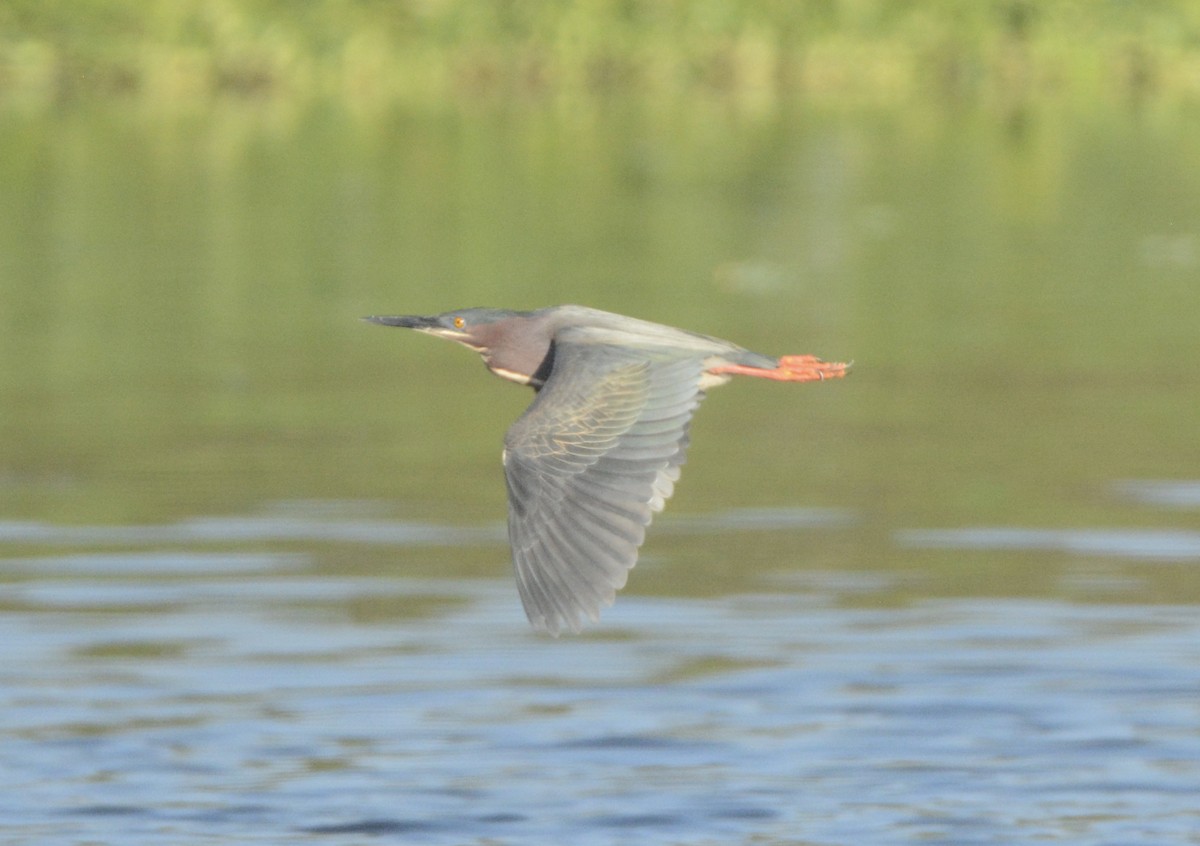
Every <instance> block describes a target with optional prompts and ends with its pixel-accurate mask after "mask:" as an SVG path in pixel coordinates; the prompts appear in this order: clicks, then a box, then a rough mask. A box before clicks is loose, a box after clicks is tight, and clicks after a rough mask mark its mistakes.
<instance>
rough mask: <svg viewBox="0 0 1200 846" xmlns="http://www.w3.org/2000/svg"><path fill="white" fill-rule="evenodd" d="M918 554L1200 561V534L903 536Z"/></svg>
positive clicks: (996, 531) (961, 532)
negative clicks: (1033, 553)
mask: <svg viewBox="0 0 1200 846" xmlns="http://www.w3.org/2000/svg"><path fill="white" fill-rule="evenodd" d="M898 540H899V542H900V543H901V544H902V545H904V546H911V547H916V548H918V549H1014V550H1042V551H1046V552H1069V553H1072V554H1075V555H1103V556H1116V557H1119V558H1151V559H1154V558H1158V559H1166V560H1200V532H1187V531H1180V530H1167V529H1163V530H1153V529H1142V530H1137V529H1123V530H1122V529H1002V528H977V529H912V530H908V531H903V532H900V533H899V534H898Z"/></svg>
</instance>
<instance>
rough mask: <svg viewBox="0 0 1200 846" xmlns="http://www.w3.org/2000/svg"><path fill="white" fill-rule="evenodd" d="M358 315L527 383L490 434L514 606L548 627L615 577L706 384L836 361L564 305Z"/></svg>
mask: <svg viewBox="0 0 1200 846" xmlns="http://www.w3.org/2000/svg"><path fill="white" fill-rule="evenodd" d="M363 319H364V320H367V321H369V322H371V323H379V324H382V325H384V326H399V327H402V328H405V329H414V330H416V331H418V332H424V333H426V334H428V335H436V336H438V337H440V338H446V339H448V340H451V341H457V342H458V343H460V344H462V345H463V346H465V347H468V348H469V349H472V350H474V351H475V352H477V353H479V354H480V355H481V356H482V357H483V361H484V363H485V364H486V365H487V367H488V369H489V370H491V371H492V372H493V373H495V374H496V375H497V376H500V377H502V378H504V379H508V380H510V381H512V382H516V383H518V384H521V385H528V386H530V387H532V388H533V389H534V391H536V392H537V395H536V397H535V398H534V400H533V402H532V403H531V404H530V406H529V408H527V409H526V410H525V413H524V414H522V415H521V417H520V418H518V419H517V421H516V422H515V423H514V424H513V425H512V427H511V428H510V429H509V430H508V433H507V434H506V435H505V438H504V453H503V460H504V475H505V481H506V482H507V486H508V539H509V544H510V545H511V547H512V560H513V567H514V569H515V571H516V578H517V587H518V589H519V591H520V594H521V602H522V604H523V605H524V607H525V614H526V616H528V617H529V622H530V623H531V624H532V625H533V627H534V628H535V629H538V630H539V631H544V632H548V633H549V634H552V635H556V636H557V635H558V634H559V633H560V632H562V631H564V630H569V631H572V632H579V631H580V629H581V628H582V625H583V619H584V618H588V619H590V620H592V621H593V622H594V621H596V620H598V619H599V615H600V609H601V608H603V607H606V606H608V605H611V604H612V602H613V600H614V598H615V597H616V592H617V591H618V590H620V589H621V588H622V587H624V586H625V581H626V579H627V578H628V575H629V570H630V569H632V568H633V566H634V564H636V563H637V556H638V548H639V547H640V546H641V545H642V541H643V540H645V537H646V527H647V526H648V525H650V520H651V518H652V517H653V515H654V514H655V513H656V512H658V511H661V510H662V509H663V505H664V504H665V503H666V501H667V499H668V498H669V497H670V496H671V494H672V492H673V491H674V488H675V483H676V482H677V481H678V480H679V468H680V465H682V464H683V462H684V458H685V453H686V451H687V446H688V426H689V423H690V422H691V419H692V414H694V413H695V411H696V407H697V406H699V404H700V401H701V400H702V399H704V395H705V392H706V391H708V390H709V389H710V388H713V387H716V386H717V385H721V384H724V383H725V382H728V381H729V379H730V377H732V376H735V375H737V376H757V377H760V378H763V379H774V380H777V381H781V382H813V381H819V380H824V379H836V378H840V377H842V376H844V375H845V374H846V371H847V369H848V367H849V365H847V364H840V363H835V362H827V361H822V360H821V359H819V358H816V357H814V356H811V355H786V356H782V357H781V358H773V357H771V356H767V355H763V354H761V353H756V352H751V351H750V350H747V349H744V348H743V347H740V346H738V345H737V344H734V343H731V342H729V341H723V340H721V339H720V338H712V337H709V336H707V335H700V334H697V333H694V332H687V331H685V330H683V329H676V328H674V327H672V326H665V325H662V324H659V323H651V322H649V321H645V320H637V319H635V318H632V317H625V316H623V315H619V314H613V313H611V312H606V311H600V310H598V309H593V308H585V307H583V306H576V305H563V306H553V307H550V308H543V309H538V310H537V311H509V310H505V309H493V308H466V309H460V310H458V311H448V312H445V313H444V314H438V315H433V316H429V317H423V316H416V315H396V316H376V317H365V318H363Z"/></svg>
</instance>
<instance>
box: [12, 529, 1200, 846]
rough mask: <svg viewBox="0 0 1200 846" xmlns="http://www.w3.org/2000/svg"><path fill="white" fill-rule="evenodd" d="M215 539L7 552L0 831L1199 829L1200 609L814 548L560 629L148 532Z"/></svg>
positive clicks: (919, 836)
mask: <svg viewBox="0 0 1200 846" xmlns="http://www.w3.org/2000/svg"><path fill="white" fill-rule="evenodd" d="M820 513H821V512H817V514H818V515H819V514H820ZM825 517H826V518H828V520H831V521H833V522H835V523H836V522H838V521H852V519H853V518H852V515H845V514H839V513H836V512H833V513H829V514H826V515H825ZM723 519H724V520H725V521H726V522H729V523H731V524H736V525H744V524H745V523H746V522H747V521H749V522H750V523H754V522H755V520H759V521H760V522H764V523H766V524H767V525H775V524H777V523H779V522H782V523H785V524H795V523H805V522H806V521H810V520H812V521H816V522H818V523H819V522H821V521H820V520H818V519H817V516H814V515H809V516H808V517H806V518H805V519H801V517H800V515H799V513H794V514H791V515H790V516H788V515H787V514H774V515H761V514H760V515H758V517H756V518H753V519H751V518H748V517H747V516H746V515H740V516H739V515H737V514H730V515H728V516H727V517H725V518H723ZM253 522H254V521H253V520H250V519H245V520H240V521H231V522H230V525H235V524H236V525H241V526H243V527H247V526H250V524H251V523H253ZM717 522H718V523H720V522H721V521H720V520H718V521H717ZM194 525H198V524H194ZM194 525H193V526H192V529H188V531H192V530H193V529H194ZM336 525H337V526H341V528H340V529H338V530H337V531H339V532H342V533H343V534H344V533H345V532H347V531H348V530H347V529H346V528H345V523H337V524H336ZM665 525H667V526H669V524H665ZM142 528H143V529H145V528H146V527H142ZM149 528H151V529H154V527H149ZM260 528H261V527H260ZM327 528H328V526H324V527H322V526H321V525H313V526H310V527H309V528H308V529H307V530H306V532H305V533H301V534H305V536H312V535H314V534H320V533H321V532H322V531H324V530H325V529H327ZM675 528H676V529H677V530H678V531H681V532H684V533H685V534H686V532H687V531H688V530H694V529H695V526H693V527H691V529H689V526H688V522H687V521H686V520H681V521H680V522H679V524H678V525H677V526H676V527H675ZM5 531H6V532H8V533H10V535H11V533H12V532H13V531H14V530H13V528H12V527H11V526H10V527H9V528H7V529H5ZM25 531H26V535H25V536H24V537H26V539H27V540H26V542H28V531H29V529H28V527H27V528H26V530H25ZM41 531H42V533H43V534H42V537H43V540H47V541H50V540H52V536H53V535H54V533H55V531H56V530H55V529H54V527H52V526H43V527H42V530H41ZM71 531H72V532H74V533H79V532H83V531H84V529H80V528H78V527H76V528H75V529H72V530H71ZM264 531H265V530H263V531H247V532H246V537H250V538H252V539H258V540H261V536H262V534H263V532H264ZM272 531H274V532H275V535H273V536H277V534H278V533H279V532H280V531H282V530H281V529H279V527H276V528H275V529H274V530H272ZM379 531H382V527H380V526H375V528H374V529H373V530H372V532H368V533H366V535H365V537H366V538H367V539H368V541H369V538H370V537H372V536H374V533H378V532H379ZM389 531H391V532H392V533H393V536H394V538H395V537H399V536H400V535H402V534H403V533H402V532H401V531H400V529H399V527H397V526H393V527H392V529H390V530H389ZM446 531H450V530H446ZM490 531H491V530H490V529H480V530H476V531H469V532H466V533H465V534H464V535H463V536H462V542H464V543H479V542H482V541H481V540H480V536H481V535H487V534H488V533H489V532H490ZM186 533H187V532H184V531H183V530H182V529H180V527H174V528H172V527H159V528H157V529H154V530H153V531H152V532H150V534H149V535H143V536H142V537H143V540H146V543H145V546H146V547H147V548H143V549H137V550H133V551H116V552H114V551H112V550H108V549H104V548H99V549H97V550H95V551H91V552H79V551H75V552H70V553H66V554H61V553H57V552H55V551H54V549H53V544H52V543H49V545H48V546H47V547H45V548H42V549H39V550H37V551H36V554H31V555H25V556H15V555H14V556H12V557H11V558H9V559H8V560H7V562H6V566H7V568H8V570H9V572H10V574H11V575H14V576H15V578H13V580H12V581H10V582H9V583H8V584H7V585H6V586H5V592H4V604H5V608H6V611H5V613H3V614H0V641H2V642H3V643H4V644H5V647H4V656H5V657H4V660H3V662H2V663H0V691H2V692H0V704H2V708H0V715H2V717H0V720H2V724H0V744H2V745H0V749H2V750H3V751H2V753H0V820H3V825H2V827H0V840H2V841H3V842H11V843H81V844H82V843H105V844H141V843H146V844H151V843H153V844H162V843H173V844H191V843H205V842H251V843H280V844H285V843H296V842H322V843H346V844H350V843H364V842H390V843H421V844H424V843H428V844H464V843H469V844H528V843H553V844H563V843H571V844H618V843H669V844H683V843H686V844H719V843H770V844H774V843H779V844H784V843H786V844H800V843H803V844H866V843H872V844H874V843H878V844H888V843H914V842H920V843H945V844H982V843H987V844H1011V843H1019V842H1031V843H1032V842H1045V841H1049V842H1065V843H1097V844H1100V843H1105V844H1133V843H1139V844H1143V843H1144V844H1168V843H1198V842H1200V801H1198V800H1197V797H1198V796H1200V619H1197V615H1196V613H1195V608H1194V607H1189V606H1175V605H1171V604H1157V605H1146V604H1105V605H1083V604H1076V603H1072V602H1067V601H1049V600H1032V599H1031V600H1022V599H1014V598H998V599H994V600H989V599H980V598H973V599H954V598H944V599H917V600H913V601H908V602H906V601H902V600H895V601H893V602H892V603H891V605H890V607H869V606H868V605H864V603H863V602H861V601H857V600H856V597H858V598H859V599H861V598H862V596H865V595H867V594H871V593H880V592H881V591H882V592H884V593H886V594H887V595H888V596H892V597H896V596H899V595H900V594H902V591H901V590H899V587H898V586H896V585H890V586H889V585H888V584H887V582H888V581H889V580H894V579H895V578H896V576H894V575H886V574H878V575H871V574H860V575H858V576H854V575H853V574H847V573H836V572H829V573H822V572H810V573H807V574H806V576H805V578H804V579H799V580H795V579H794V580H791V581H790V582H789V581H788V580H786V579H782V580H780V581H779V583H777V584H770V585H764V586H763V589H762V590H761V592H754V593H737V594H733V595H728V596H723V597H720V598H714V599H684V598H653V597H648V596H645V595H639V593H638V591H637V590H636V589H634V590H630V591H626V593H625V594H624V595H623V596H622V597H621V599H620V601H619V602H618V603H617V605H616V606H615V607H614V608H612V609H610V610H609V611H608V612H607V613H606V614H605V616H604V618H603V621H602V623H601V624H600V625H598V626H595V627H593V628H592V629H591V630H589V633H588V634H586V635H584V636H582V637H576V638H563V639H559V640H553V639H549V638H546V637H542V636H538V635H535V634H534V633H532V632H531V631H530V630H528V629H527V627H526V626H525V624H524V621H523V620H522V619H521V615H520V610H519V603H518V602H517V600H516V597H515V589H514V587H513V585H512V584H511V583H510V582H509V581H508V580H507V579H500V578H497V579H462V578H456V579H412V578H404V577H402V576H399V575H398V576H396V577H394V578H381V577H378V576H369V577H366V576H364V577H355V576H345V577H331V576H329V575H326V574H321V573H315V572H313V571H312V570H311V568H310V566H309V563H310V562H309V560H308V556H307V555H306V554H305V553H304V551H303V550H292V551H256V550H255V549H254V548H253V542H249V541H246V540H244V539H243V540H241V541H238V540H237V539H236V535H237V532H233V533H232V535H231V537H227V538H226V541H227V543H228V544H229V545H230V546H231V547H235V548H234V549H227V550H213V549H205V548H202V547H200V546H196V545H195V544H194V543H193V544H192V546H191V548H186V544H184V548H174V549H172V550H170V551H163V550H156V549H154V548H153V547H154V546H155V545H156V544H158V545H165V544H167V543H168V540H167V537H168V536H171V537H172V538H173V540H172V541H171V542H172V543H176V544H183V543H184V542H183V541H182V540H181V535H182V534H186ZM127 534H128V535H129V537H127V538H126V539H125V540H126V542H131V541H132V540H134V539H135V538H134V537H133V536H134V535H137V530H135V529H129V530H127ZM384 534H387V532H384ZM667 534H668V535H669V534H670V529H669V528H668V529H667ZM155 535H157V538H156V540H154V541H149V540H147V539H148V538H149V537H152V536H155ZM922 537H924V536H923V535H921V534H920V533H918V532H917V531H915V530H913V531H912V532H908V533H901V535H900V536H899V537H898V538H897V542H898V544H903V543H915V542H917V541H919V540H921V538H922ZM964 538H965V536H957V535H955V536H952V537H951V538H950V539H951V540H954V542H955V543H958V542H964ZM410 540H412V542H413V543H415V544H416V545H417V546H416V547H412V546H409V547H405V546H403V545H401V546H397V548H396V554H397V555H398V556H400V557H404V556H406V555H411V554H414V553H413V552H411V550H412V549H414V548H419V546H420V544H421V543H424V542H427V541H428V540H429V538H427V537H418V538H416V539H415V540H413V539H412V538H410ZM926 540H932V542H934V543H939V544H944V543H946V542H947V541H946V537H945V536H934V537H933V538H928V537H926ZM255 542H256V541H255ZM1056 543H1057V541H1056ZM942 554H945V553H944V552H943V553H942ZM395 608H400V609H404V610H403V611H401V612H396V613H390V612H388V611H387V610H386V609H395ZM372 609H376V611H375V612H373V611H372ZM379 609H383V610H379Z"/></svg>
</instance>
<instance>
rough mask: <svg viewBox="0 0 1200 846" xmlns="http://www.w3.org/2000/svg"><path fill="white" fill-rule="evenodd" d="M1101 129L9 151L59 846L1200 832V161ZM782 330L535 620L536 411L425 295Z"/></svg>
mask: <svg viewBox="0 0 1200 846" xmlns="http://www.w3.org/2000/svg"><path fill="white" fill-rule="evenodd" d="M1195 130H1196V126H1195V121H1194V118H1191V117H1189V116H1188V115H1186V114H1175V113H1169V112H1163V111H1155V110H1153V109H1145V110H1141V111H1139V110H1136V109H1131V108H1128V107H1127V106H1125V105H1118V104H1111V103H1099V104H1091V105H1090V106H1089V107H1085V106H1084V105H1082V104H1081V105H1080V107H1079V108H1071V109H1057V108H1051V107H1049V106H1048V105H1047V104H1042V103H1038V102H1029V103H1016V104H983V105H978V104H977V105H976V106H974V107H968V106H967V105H965V104H959V105H958V106H957V107H955V106H953V105H950V106H947V105H946V104H924V105H923V106H921V107H920V108H902V107H900V106H897V108H895V109H891V110H889V109H878V110H874V111H871V112H851V111H849V110H847V111H846V112H830V111H828V110H820V109H805V108H797V109H795V110H791V109H771V110H767V111H764V112H761V113H757V112H747V111H745V110H743V109H739V108H734V107H733V106H732V104H730V103H724V102H722V101H720V100H719V99H714V100H707V99H699V100H695V101H692V102H687V103H678V104H662V103H656V104H647V103H645V102H640V101H638V100H637V99H636V98H614V99H613V100H612V101H611V102H607V103H595V102H592V103H586V104H576V105H574V106H568V105H565V104H559V105H548V104H545V103H541V104H538V103H510V104H504V105H498V104H495V103H479V104H467V105H463V104H460V106H458V107H455V108H447V109H445V110H444V111H433V112H429V113H403V114H400V113H397V114H392V115H387V116H379V117H375V118H372V119H365V118H361V117H359V118H356V117H354V116H352V115H348V114H345V113H343V112H341V111H339V110H338V109H337V108H336V107H330V108H329V109H328V110H327V111H320V110H317V111H314V112H313V113H305V114H302V115H282V116H281V115H278V114H268V113H260V112H258V111H256V110H254V109H252V108H248V107H246V104H244V103H243V104H240V105H239V104H223V105H221V106H218V107H215V108H214V110H213V113H212V114H206V115H205V116H204V118H203V119H200V118H199V117H196V118H180V119H179V123H171V124H170V125H162V124H161V123H160V122H156V121H150V120H138V119H137V115H135V114H130V113H127V112H123V111H122V109H121V108H120V106H119V105H117V106H114V107H112V108H103V109H101V108H98V109H94V110H92V109H86V108H75V109H64V110H63V111H62V113H61V114H54V115H46V116H40V117H30V116H20V115H10V116H8V118H7V119H6V120H5V121H4V122H2V123H0V162H2V163H3V164H2V165H0V168H2V172H3V175H4V179H5V190H4V191H2V192H0V271H2V272H0V642H3V644H4V647H3V650H2V652H0V656H2V657H0V832H2V833H3V835H2V838H0V839H5V840H7V841H10V842H46V843H81V844H82V843H89V844H96V843H112V844H137V843H155V844H159V843H164V842H169V843H177V844H188V843H200V842H210V841H213V840H230V841H238V842H242V841H247V842H264V843H281V844H282V843H296V842H327V843H362V842H377V841H381V842H404V843H430V844H440V843H445V844H462V843H479V844H484V843H488V844H500V843H504V844H509V843H511V844H528V843H581V844H592V843H595V844H608V843H628V842H645V843H668V844H682V843H688V844H712V843H770V844H801V843H804V844H809V843H812V844H863V843H881V844H886V843H908V842H914V841H921V842H929V843H946V844H971V843H989V844H990V843H994V844H1011V843H1019V842H1041V841H1046V840H1050V841H1058V842H1069V843H1113V844H1116V843H1121V844H1126V843H1153V844H1167V843H1197V842H1200V840H1197V835H1196V832H1197V831H1200V819H1198V811H1197V804H1196V801H1195V796H1196V794H1197V790H1198V789H1200V704H1198V703H1200V695H1198V694H1200V623H1198V622H1197V620H1198V619H1200V617H1198V615H1197V608H1198V606H1200V574H1198V571H1197V567H1198V566H1200V542H1198V539H1197V538H1198V535H1197V533H1198V532H1200V524H1198V519H1197V518H1198V502H1197V497H1196V490H1197V485H1198V484H1200V483H1198V482H1197V480H1198V479H1200V449H1198V444H1200V439H1198V438H1197V436H1196V435H1197V426H1196V423H1197V420H1198V419H1200V413H1198V412H1200V400H1198V397H1200V365H1198V362H1200V333H1197V331H1196V327H1197V325H1200V323H1198V318H1200V285H1197V283H1196V280H1197V278H1198V277H1197V261H1198V256H1200V251H1198V250H1197V249H1196V244H1198V243H1200V240H1198V239H1200V199H1198V198H1200V176H1198V174H1200V161H1197V158H1196V150H1197V147H1196V145H1195V144H1194V143H1193V139H1194V138H1195V137H1196V135H1195ZM556 302H582V303H586V304H589V305H594V306H597V307H601V308H611V309H615V310H620V311H624V312H627V313H632V314H636V315H637V316H640V317H644V318H649V319H657V320H663V321H668V322H672V323H676V324H678V325H682V326H686V327H687V328H691V329H694V330H697V331H703V332H709V333H713V334H717V335H721V336H724V337H729V338H731V339H734V340H737V341H739V342H741V343H743V344H745V345H747V346H749V347H752V348H755V349H760V350H762V351H765V352H773V353H808V352H811V353H817V354H821V355H824V356H826V357H830V358H839V359H854V360H855V362H856V364H855V369H854V372H853V374H852V376H851V378H849V379H847V380H844V381H842V382H838V383H828V384H820V385H804V386H794V385H776V384H755V383H753V380H748V381H749V382H750V383H747V384H741V383H735V384H733V385H730V386H729V387H725V388H722V389H721V390H720V391H716V392H713V395H712V396H711V397H710V398H709V399H707V400H706V401H705V403H704V406H703V408H702V409H701V410H700V413H699V414H698V416H697V418H696V421H695V426H694V432H693V435H694V442H693V443H694V445H693V447H692V449H691V452H690V455H689V463H688V465H687V466H686V467H685V470H684V477H683V480H682V482H681V484H680V485H679V488H678V492H677V494H676V496H675V498H674V499H673V500H672V502H671V504H670V507H669V509H668V511H667V513H666V514H665V515H664V516H663V517H662V519H661V520H659V521H658V522H656V524H655V526H654V527H653V529H652V531H651V533H650V538H649V540H648V542H647V545H646V547H645V548H644V550H643V556H642V560H641V562H640V563H639V565H638V567H637V568H636V569H635V571H634V572H633V574H632V577H631V580H630V584H629V586H628V588H627V589H626V590H625V591H624V592H623V593H622V595H621V597H620V598H619V600H618V603H617V605H616V606H615V607H614V608H612V609H609V610H608V611H607V612H606V613H605V614H604V616H603V617H602V619H601V621H600V622H599V623H598V624H596V625H594V626H592V627H590V628H589V629H588V631H587V632H586V633H585V634H584V635H583V636H581V637H576V638H562V639H558V640H553V639H549V638H545V637H539V636H537V635H535V634H534V633H532V632H531V631H530V630H529V629H528V627H527V625H526V624H525V621H524V620H523V618H522V615H521V611H520V604H519V601H518V599H517V597H516V590H515V586H514V585H513V584H512V582H511V580H510V579H509V577H508V572H507V571H508V563H507V550H506V548H505V541H504V530H503V525H504V508H505V503H504V487H503V480H502V477H501V473H500V467H499V461H498V458H499V451H500V444H501V440H502V437H503V432H504V429H505V428H506V427H507V425H508V423H509V422H510V421H511V420H512V419H515V417H516V416H517V415H518V414H520V412H521V410H522V408H523V407H524V405H525V403H527V401H528V394H527V392H526V391H524V390H519V389H516V388H514V387H513V386H511V385H507V384H503V383H501V382H500V381H499V380H495V379H492V378H491V377H489V376H488V375H487V374H486V373H485V372H484V371H483V369H482V368H481V367H480V365H479V363H478V361H477V360H475V359H474V357H473V356H471V355H470V354H469V353H466V352H464V351H462V350H459V349H455V348H452V347H451V346H450V345H446V344H438V343H435V342H434V341H432V340H430V339H428V338H422V337H419V336H415V335H410V334H405V333H401V332H396V331H393V330H385V329H382V328H380V327H373V326H366V325H364V324H361V323H360V322H359V321H358V320H357V318H358V317H359V316H361V315H363V314H371V313H380V312H436V311H442V310H445V309H448V308H452V307H456V306H464V305H481V304H490V305H499V306H509V307H536V306H541V305H546V304H551V303H556Z"/></svg>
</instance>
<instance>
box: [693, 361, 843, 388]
mask: <svg viewBox="0 0 1200 846" xmlns="http://www.w3.org/2000/svg"><path fill="white" fill-rule="evenodd" d="M849 369H850V365H849V364H842V363H841V362H837V361H822V360H821V359H819V358H817V357H816V356H815V355H785V356H781V357H780V358H779V366H778V367H776V368H775V369H774V370H766V369H764V368H761V367H747V366H746V365H744V364H723V365H721V366H720V367H713V368H710V369H709V371H708V372H709V373H715V374H723V373H729V374H734V375H738V376H757V377H759V378H760V379H774V380H776V381H778V382H820V381H823V380H825V379H840V378H842V377H843V376H845V375H846V371H847V370H849Z"/></svg>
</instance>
